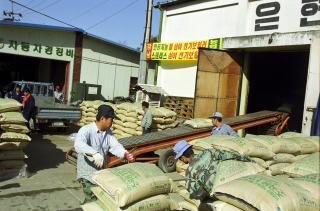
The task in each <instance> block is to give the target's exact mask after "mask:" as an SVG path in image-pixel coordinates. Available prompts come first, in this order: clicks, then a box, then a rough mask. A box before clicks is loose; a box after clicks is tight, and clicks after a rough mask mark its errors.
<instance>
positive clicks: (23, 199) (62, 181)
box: [0, 134, 83, 211]
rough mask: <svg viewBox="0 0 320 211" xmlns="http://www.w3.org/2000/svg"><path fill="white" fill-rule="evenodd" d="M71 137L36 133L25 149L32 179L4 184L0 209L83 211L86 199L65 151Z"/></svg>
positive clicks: (68, 146)
mask: <svg viewBox="0 0 320 211" xmlns="http://www.w3.org/2000/svg"><path fill="white" fill-rule="evenodd" d="M67 137H68V135H58V134H56V135H46V134H33V135H32V141H31V143H30V144H29V146H28V148H27V149H26V150H25V152H26V154H27V155H28V156H29V159H28V160H27V163H28V166H29V170H30V177H29V178H20V179H11V180H6V181H3V182H0V210H8V211H9V210H10V211H11V210H21V211H24V210H81V209H80V202H81V201H82V199H83V194H82V189H81V185H79V183H78V182H77V181H75V178H76V169H75V167H74V166H72V165H70V164H69V163H67V162H66V161H65V154H64V152H65V151H66V150H67V149H69V148H70V147H71V146H72V145H73V142H72V141H70V140H68V139H67Z"/></svg>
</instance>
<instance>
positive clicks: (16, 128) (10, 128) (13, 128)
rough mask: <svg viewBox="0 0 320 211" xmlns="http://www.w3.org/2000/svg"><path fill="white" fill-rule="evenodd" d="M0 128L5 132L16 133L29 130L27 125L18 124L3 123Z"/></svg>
mask: <svg viewBox="0 0 320 211" xmlns="http://www.w3.org/2000/svg"><path fill="white" fill-rule="evenodd" d="M1 129H2V130H4V131H6V132H16V133H29V132H30V130H29V128H28V127H27V126H25V125H24V124H23V125H18V124H3V125H1Z"/></svg>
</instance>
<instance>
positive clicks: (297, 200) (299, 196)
mask: <svg viewBox="0 0 320 211" xmlns="http://www.w3.org/2000/svg"><path fill="white" fill-rule="evenodd" d="M235 187H237V188H235ZM212 195H214V196H215V197H217V198H218V199H220V200H221V201H224V202H226V203H229V204H232V205H233V206H236V207H238V208H240V209H242V210H255V211H256V210H260V211H272V210H274V211H278V210H304V211H307V210H309V211H316V210H319V201H318V199H316V198H314V197H312V196H311V195H310V192H309V191H307V190H305V189H303V188H301V187H300V186H298V185H296V184H295V183H294V182H293V181H291V180H290V179H289V178H284V177H271V176H267V175H264V174H258V175H250V176H246V177H241V178H239V179H236V180H233V181H231V182H229V183H226V184H224V185H221V186H219V187H217V189H216V190H215V192H214V193H212Z"/></svg>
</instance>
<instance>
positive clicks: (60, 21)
mask: <svg viewBox="0 0 320 211" xmlns="http://www.w3.org/2000/svg"><path fill="white" fill-rule="evenodd" d="M9 1H11V2H12V3H14V4H17V5H19V6H21V7H24V8H26V9H28V10H31V11H33V12H36V13H38V14H40V15H43V16H45V17H47V18H50V19H52V20H55V21H57V22H59V23H63V24H65V25H67V26H71V27H72V28H76V29H78V30H80V31H83V30H82V29H80V28H79V27H77V26H74V25H71V24H69V23H66V22H64V21H62V20H59V19H57V18H54V17H52V16H49V15H47V14H44V13H42V12H39V11H37V10H34V9H32V8H30V7H27V6H25V5H23V4H20V3H19V2H16V1H14V0H9Z"/></svg>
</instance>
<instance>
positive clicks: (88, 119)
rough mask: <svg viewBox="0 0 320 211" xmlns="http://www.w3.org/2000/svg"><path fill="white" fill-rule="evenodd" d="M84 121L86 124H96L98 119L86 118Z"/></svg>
mask: <svg viewBox="0 0 320 211" xmlns="http://www.w3.org/2000/svg"><path fill="white" fill-rule="evenodd" d="M84 121H85V122H86V123H91V122H95V121H96V118H95V117H85V118H84Z"/></svg>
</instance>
